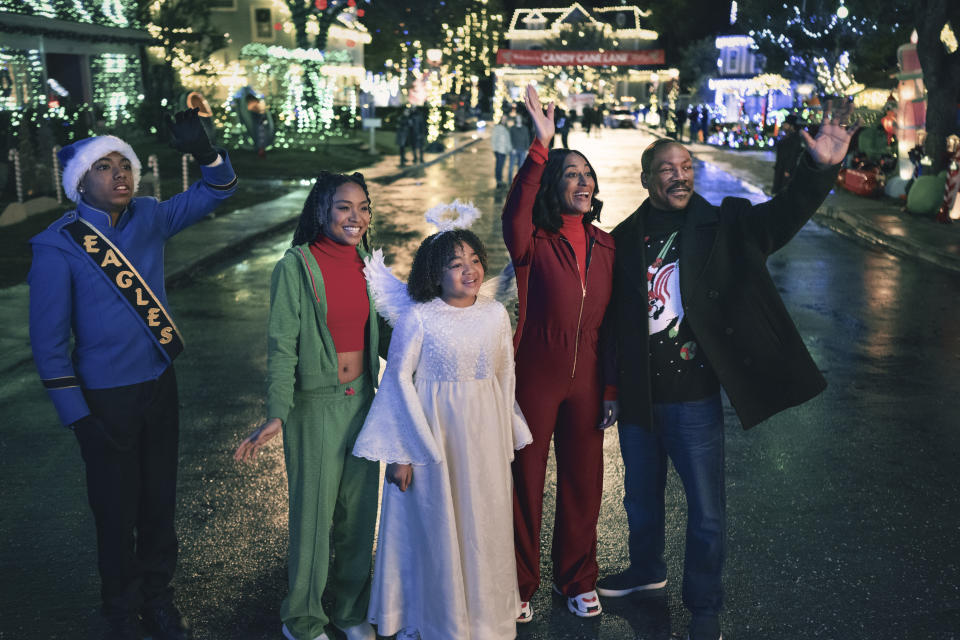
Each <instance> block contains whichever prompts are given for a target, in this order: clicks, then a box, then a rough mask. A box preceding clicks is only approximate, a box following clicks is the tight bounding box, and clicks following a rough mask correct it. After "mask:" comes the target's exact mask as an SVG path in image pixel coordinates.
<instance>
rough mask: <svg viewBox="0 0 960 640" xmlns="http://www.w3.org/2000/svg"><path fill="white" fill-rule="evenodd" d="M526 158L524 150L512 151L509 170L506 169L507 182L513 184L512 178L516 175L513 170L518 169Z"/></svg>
mask: <svg viewBox="0 0 960 640" xmlns="http://www.w3.org/2000/svg"><path fill="white" fill-rule="evenodd" d="M526 157H527V151H526V149H514V150H513V151H511V152H510V168H509V169H507V182H513V176H515V175H516V173H515V172H514V169H519V168H520V165H522V164H523V161H524V160H525V159H526Z"/></svg>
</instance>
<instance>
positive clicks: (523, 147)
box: [507, 115, 532, 182]
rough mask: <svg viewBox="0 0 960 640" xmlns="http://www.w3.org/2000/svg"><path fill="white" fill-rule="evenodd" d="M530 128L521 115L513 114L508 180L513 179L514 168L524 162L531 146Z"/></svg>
mask: <svg viewBox="0 0 960 640" xmlns="http://www.w3.org/2000/svg"><path fill="white" fill-rule="evenodd" d="M531 139H532V136H531V135H530V128H529V127H527V125H526V124H525V123H524V121H523V118H522V117H521V116H520V115H515V116H513V118H512V120H511V122H510V169H509V171H507V177H508V182H512V181H513V176H514V170H515V169H516V168H517V167H519V166H520V165H521V164H523V159H524V158H526V157H527V149H528V148H529V147H530V140H531Z"/></svg>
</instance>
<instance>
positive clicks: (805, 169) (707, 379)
mask: <svg viewBox="0 0 960 640" xmlns="http://www.w3.org/2000/svg"><path fill="white" fill-rule="evenodd" d="M849 113H850V106H849V104H845V105H843V106H842V107H841V108H838V109H834V110H828V111H827V112H826V114H825V117H824V124H823V125H822V126H821V128H820V132H819V133H818V135H817V137H816V139H813V138H811V136H810V135H809V134H808V133H807V132H806V131H804V132H802V135H803V137H804V139H805V141H806V143H807V147H808V150H809V152H808V153H807V154H805V155H804V157H803V158H801V160H800V162H799V164H798V166H797V170H796V173H795V174H794V177H793V180H792V181H791V182H790V184H789V185H788V186H787V188H786V190H785V191H784V192H783V193H782V194H781V195H779V196H777V197H775V198H774V199H773V200H770V201H768V202H765V203H763V204H759V205H752V204H751V203H750V202H749V201H747V200H744V199H741V198H726V199H724V201H723V203H722V204H721V205H720V206H719V207H717V206H714V205H711V204H710V203H709V202H707V201H706V200H704V199H703V198H702V197H701V196H699V195H698V194H696V193H694V190H693V188H694V170H693V163H692V158H691V156H690V152H689V151H687V149H686V148H685V147H684V146H683V145H681V144H679V143H677V142H675V141H673V140H670V139H661V140H657V141H656V142H654V143H653V144H651V145H650V146H649V147H647V149H646V150H645V151H644V153H643V156H642V158H641V170H642V173H641V175H640V180H641V182H642V183H643V186H644V187H646V189H647V191H648V192H649V197H648V198H647V200H646V201H645V202H644V203H643V204H642V205H641V206H640V208H639V209H637V211H635V212H634V213H633V214H632V215H631V216H630V217H629V218H627V219H626V220H624V221H623V222H622V223H620V224H619V225H618V226H617V227H616V228H615V229H614V230H613V237H614V240H615V242H616V249H617V252H616V263H615V266H614V276H613V278H614V283H613V287H614V288H613V295H612V297H611V300H610V306H609V307H608V311H607V313H608V323H609V325H610V327H611V328H612V332H613V335H614V338H615V342H616V348H617V367H618V385H619V390H620V393H619V396H620V419H619V435H620V450H621V454H622V456H623V461H624V470H625V475H624V484H625V491H624V494H625V496H624V506H625V508H626V511H627V522H628V525H629V528H630V537H629V543H628V545H629V551H630V567H629V568H628V569H627V570H626V571H624V572H622V573H619V574H615V575H611V576H607V577H606V578H603V579H602V580H600V581H599V583H598V584H597V591H598V593H599V594H600V595H601V596H606V597H618V596H624V595H627V594H629V593H632V592H636V591H646V590H653V589H660V588H663V587H664V585H666V575H667V568H666V563H665V562H664V555H663V554H664V486H665V482H666V473H667V458H670V460H672V461H673V465H674V468H675V469H676V470H677V474H678V475H679V476H680V479H681V480H682V482H683V486H684V491H685V493H686V498H687V507H688V512H687V535H686V551H685V559H684V573H683V602H684V605H685V606H686V607H687V608H688V609H689V610H690V611H691V614H692V617H691V622H690V628H689V635H688V638H690V639H691V640H703V639H709V640H717V638H720V637H722V636H721V634H720V621H719V614H720V611H721V608H722V604H723V587H722V581H721V574H722V569H723V559H724V555H725V544H726V522H725V518H726V498H725V489H724V453H723V442H724V435H723V411H722V408H721V403H720V387H721V386H722V387H723V388H724V389H725V390H726V393H727V396H728V397H729V399H730V402H731V404H732V405H733V408H734V409H735V410H736V412H737V415H738V416H739V417H740V421H741V423H742V424H743V427H744V428H745V429H749V428H750V427H753V426H754V425H756V424H758V423H759V422H761V421H763V420H765V419H767V418H769V417H770V416H772V415H774V414H775V413H777V412H779V411H781V410H783V409H786V408H787V407H792V406H795V405H798V404H800V403H802V402H805V401H806V400H809V399H810V398H812V397H813V396H815V395H817V394H818V393H820V392H821V391H822V390H823V389H824V388H825V386H826V381H825V380H824V378H823V376H822V375H821V374H820V372H819V370H818V369H817V366H816V364H815V363H814V361H813V359H812V358H811V357H810V354H809V353H808V352H807V349H806V347H805V346H804V345H803V341H802V340H801V338H800V335H799V334H798V333H797V330H796V327H795V326H794V324H793V321H792V320H791V319H790V316H789V315H788V313H787V310H786V308H785V307H784V304H783V301H782V300H781V299H780V296H779V294H778V293H777V289H776V286H775V285H774V283H773V280H772V279H771V278H770V274H769V273H768V271H767V268H766V260H767V257H768V256H769V255H770V254H771V253H773V252H774V251H776V250H778V249H780V248H781V247H783V246H784V245H785V244H786V243H787V242H788V241H789V240H790V239H791V238H792V237H793V236H794V235H795V234H796V233H797V232H798V231H799V230H800V229H801V227H803V225H804V224H805V223H806V222H807V220H809V219H810V217H811V216H812V215H813V213H814V212H815V211H816V209H817V207H819V206H820V204H821V203H822V202H823V199H824V198H825V197H826V195H827V193H829V191H830V189H831V187H832V185H833V182H834V179H835V178H836V175H837V171H838V164H839V162H840V161H841V160H842V159H843V157H844V155H845V154H846V152H847V147H848V146H849V144H850V138H851V137H852V135H853V133H854V131H855V130H856V127H850V128H845V127H844V126H842V125H843V124H844V123H845V122H846V119H847V117H848V116H849ZM644 318H646V322H644Z"/></svg>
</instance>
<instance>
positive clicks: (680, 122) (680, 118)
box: [677, 106, 687, 142]
mask: <svg viewBox="0 0 960 640" xmlns="http://www.w3.org/2000/svg"><path fill="white" fill-rule="evenodd" d="M686 124H687V108H686V107H683V106H681V107H677V140H679V141H680V142H683V129H684V127H685V126H686Z"/></svg>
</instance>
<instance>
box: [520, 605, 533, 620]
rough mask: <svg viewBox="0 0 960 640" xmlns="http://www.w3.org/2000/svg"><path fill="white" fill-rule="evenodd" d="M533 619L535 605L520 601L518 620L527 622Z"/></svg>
mask: <svg viewBox="0 0 960 640" xmlns="http://www.w3.org/2000/svg"><path fill="white" fill-rule="evenodd" d="M531 620H533V607H532V606H530V602H529V601H528V602H521V603H520V615H518V616H517V622H519V623H520V624H526V623H528V622H530V621H531Z"/></svg>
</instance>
